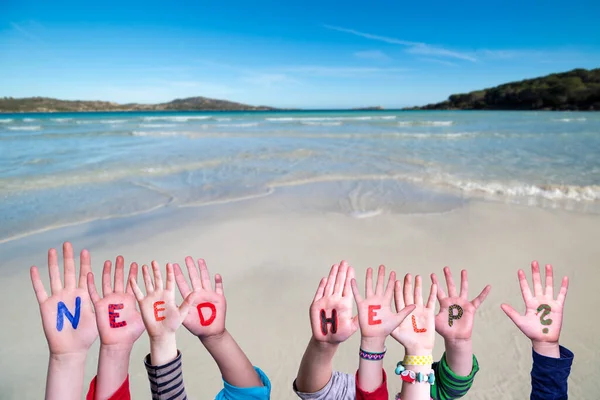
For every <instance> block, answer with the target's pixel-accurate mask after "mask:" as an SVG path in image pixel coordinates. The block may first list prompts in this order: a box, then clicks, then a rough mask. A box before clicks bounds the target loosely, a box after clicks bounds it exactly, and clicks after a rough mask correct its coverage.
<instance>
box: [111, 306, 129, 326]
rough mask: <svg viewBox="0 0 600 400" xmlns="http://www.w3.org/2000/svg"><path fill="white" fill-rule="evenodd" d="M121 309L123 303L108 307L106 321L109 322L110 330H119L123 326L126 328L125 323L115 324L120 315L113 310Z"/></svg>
mask: <svg viewBox="0 0 600 400" xmlns="http://www.w3.org/2000/svg"><path fill="white" fill-rule="evenodd" d="M123 307H124V306H123V303H119V304H109V305H108V321H109V322H110V327H111V328H121V327H123V326H127V321H119V322H117V318H119V316H120V314H119V313H118V312H116V311H115V310H122V309H123Z"/></svg>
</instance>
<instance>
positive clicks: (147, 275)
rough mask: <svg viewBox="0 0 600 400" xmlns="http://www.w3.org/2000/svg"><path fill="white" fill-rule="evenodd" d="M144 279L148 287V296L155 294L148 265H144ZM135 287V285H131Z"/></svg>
mask: <svg viewBox="0 0 600 400" xmlns="http://www.w3.org/2000/svg"><path fill="white" fill-rule="evenodd" d="M142 277H143V278H144V285H145V286H146V294H149V293H152V292H154V284H153V283H152V278H151V277H150V272H149V271H148V266H147V265H146V264H144V265H142ZM131 287H133V285H131Z"/></svg>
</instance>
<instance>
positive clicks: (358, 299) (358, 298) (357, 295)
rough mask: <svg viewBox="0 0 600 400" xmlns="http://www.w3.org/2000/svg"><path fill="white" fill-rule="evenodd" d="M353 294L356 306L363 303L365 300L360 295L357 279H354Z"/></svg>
mask: <svg viewBox="0 0 600 400" xmlns="http://www.w3.org/2000/svg"><path fill="white" fill-rule="evenodd" d="M351 285H352V294H353V295H354V301H355V302H356V304H358V303H362V301H363V298H362V296H361V295H360V292H359V291H358V286H357V285H356V279H352V283H351Z"/></svg>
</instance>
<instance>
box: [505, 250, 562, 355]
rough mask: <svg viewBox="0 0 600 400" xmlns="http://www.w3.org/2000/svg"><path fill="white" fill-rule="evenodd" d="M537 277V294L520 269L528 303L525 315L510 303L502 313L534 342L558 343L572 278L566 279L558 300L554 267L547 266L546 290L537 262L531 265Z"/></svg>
mask: <svg viewBox="0 0 600 400" xmlns="http://www.w3.org/2000/svg"><path fill="white" fill-rule="evenodd" d="M531 274H532V277H533V295H532V294H531V289H530V288H529V284H528V282H527V277H526V276H525V272H524V271H523V270H519V272H518V277H519V284H520V285H521V294H522V295H523V300H524V301H525V315H521V314H519V313H518V312H517V311H516V310H515V309H514V308H512V307H511V306H510V305H508V304H502V310H503V311H504V312H505V313H506V315H508V317H509V318H510V319H511V320H512V321H513V322H514V323H515V325H517V327H518V328H519V329H520V330H521V332H523V333H524V334H525V336H527V337H528V338H529V339H531V340H532V341H534V342H547V343H558V339H559V337H560V330H561V327H562V319H563V307H564V303H565V298H566V296H567V289H568V287H569V278H568V277H566V276H565V277H564V278H563V280H562V284H561V287H560V292H559V293H558V296H557V297H556V300H555V299H554V276H553V271H552V265H546V288H545V289H544V288H543V286H542V279H541V276H540V266H539V264H538V263H537V261H534V262H532V263H531Z"/></svg>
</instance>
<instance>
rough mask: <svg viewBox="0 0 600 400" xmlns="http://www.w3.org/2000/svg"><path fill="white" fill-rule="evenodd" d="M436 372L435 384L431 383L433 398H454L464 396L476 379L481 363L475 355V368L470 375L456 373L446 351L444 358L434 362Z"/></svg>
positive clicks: (436, 399) (442, 399)
mask: <svg viewBox="0 0 600 400" xmlns="http://www.w3.org/2000/svg"><path fill="white" fill-rule="evenodd" d="M432 368H433V371H434V372H435V385H431V398H433V399H435V400H453V399H458V398H460V397H463V396H464V395H465V394H467V392H468V391H469V389H471V386H472V385H473V381H474V380H475V374H476V373H477V371H479V363H478V362H477V358H475V355H473V369H472V370H471V373H470V374H469V375H468V376H459V375H456V374H455V373H454V372H452V370H451V369H450V366H449V365H448V363H447V362H446V353H444V355H443V356H442V359H441V360H440V361H439V362H437V363H433V366H432Z"/></svg>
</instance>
